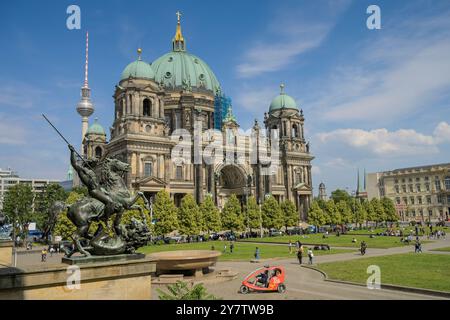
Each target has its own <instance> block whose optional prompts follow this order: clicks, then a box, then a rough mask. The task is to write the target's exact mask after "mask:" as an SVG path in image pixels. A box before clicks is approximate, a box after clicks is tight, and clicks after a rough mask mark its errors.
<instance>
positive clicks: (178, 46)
mask: <svg viewBox="0 0 450 320" xmlns="http://www.w3.org/2000/svg"><path fill="white" fill-rule="evenodd" d="M176 15H177V30H176V32H175V37H173V40H172V50H173V51H186V44H185V42H184V37H183V34H182V33H181V24H180V17H181V12H180V11H177V13H176Z"/></svg>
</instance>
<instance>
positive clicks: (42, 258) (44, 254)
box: [41, 248, 47, 262]
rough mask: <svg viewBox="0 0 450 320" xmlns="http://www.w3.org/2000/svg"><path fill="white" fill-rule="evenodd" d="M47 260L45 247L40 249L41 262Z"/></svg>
mask: <svg viewBox="0 0 450 320" xmlns="http://www.w3.org/2000/svg"><path fill="white" fill-rule="evenodd" d="M45 261H47V249H45V248H44V249H42V251H41V262H45Z"/></svg>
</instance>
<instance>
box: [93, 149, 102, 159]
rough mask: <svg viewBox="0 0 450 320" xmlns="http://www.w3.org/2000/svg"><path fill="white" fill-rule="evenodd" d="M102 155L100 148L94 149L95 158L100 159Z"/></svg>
mask: <svg viewBox="0 0 450 320" xmlns="http://www.w3.org/2000/svg"><path fill="white" fill-rule="evenodd" d="M102 154H103V150H102V148H101V147H96V148H95V156H96V157H97V158H101V157H102Z"/></svg>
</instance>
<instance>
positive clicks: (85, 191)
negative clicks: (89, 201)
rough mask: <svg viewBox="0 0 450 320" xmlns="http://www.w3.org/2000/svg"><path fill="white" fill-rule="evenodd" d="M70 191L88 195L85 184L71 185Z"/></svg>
mask: <svg viewBox="0 0 450 320" xmlns="http://www.w3.org/2000/svg"><path fill="white" fill-rule="evenodd" d="M71 192H76V193H78V194H81V195H83V196H85V197H87V196H89V191H88V188H86V187H85V186H81V187H73V188H72V190H71Z"/></svg>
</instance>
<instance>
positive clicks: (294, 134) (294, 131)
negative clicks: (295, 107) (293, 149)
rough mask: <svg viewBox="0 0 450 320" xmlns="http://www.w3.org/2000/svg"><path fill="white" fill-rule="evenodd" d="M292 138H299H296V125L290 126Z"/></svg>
mask: <svg viewBox="0 0 450 320" xmlns="http://www.w3.org/2000/svg"><path fill="white" fill-rule="evenodd" d="M292 137H293V138H298V137H299V136H298V127H297V125H296V124H294V125H293V126H292Z"/></svg>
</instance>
